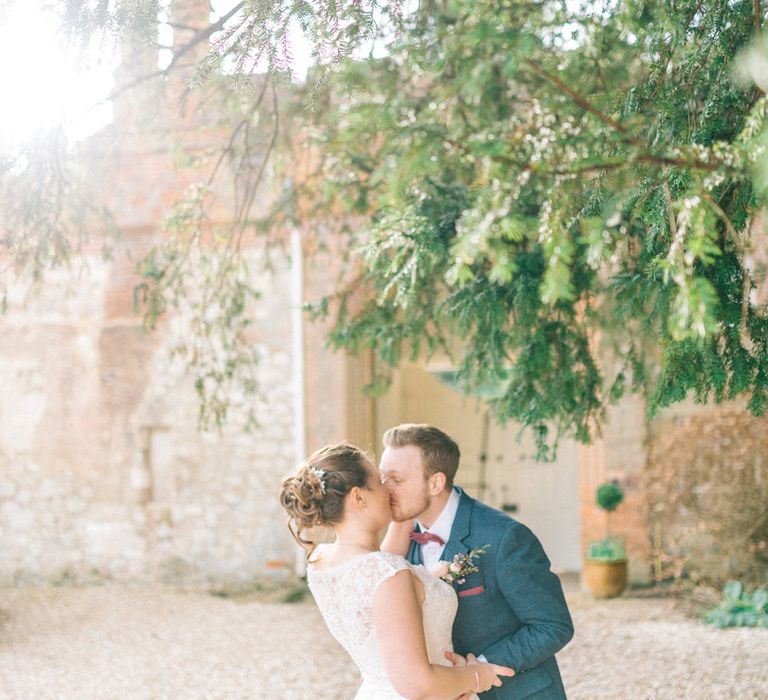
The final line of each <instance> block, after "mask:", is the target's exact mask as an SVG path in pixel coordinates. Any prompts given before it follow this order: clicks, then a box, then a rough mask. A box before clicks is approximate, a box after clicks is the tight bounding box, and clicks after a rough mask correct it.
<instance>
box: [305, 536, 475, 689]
mask: <svg viewBox="0 0 768 700" xmlns="http://www.w3.org/2000/svg"><path fill="white" fill-rule="evenodd" d="M320 551H321V552H322V549H320ZM402 569H410V570H411V571H413V572H414V573H415V574H416V575H417V576H418V577H419V579H420V580H421V582H422V583H423V584H424V594H425V596H424V604H423V606H422V616H423V620H424V636H425V638H426V643H427V654H428V656H429V660H430V662H431V663H433V664H441V665H443V666H450V663H449V662H448V661H447V660H446V659H445V657H444V656H443V653H444V652H445V651H446V650H452V649H453V646H452V643H451V627H452V626H453V618H454V617H455V616H456V609H457V606H458V602H457V598H456V592H455V591H454V590H453V588H452V587H451V586H449V585H448V584H447V583H445V581H442V580H440V579H439V578H437V577H436V576H433V575H432V574H430V573H429V572H428V571H427V570H426V569H425V568H424V567H423V566H414V565H412V564H409V563H408V562H407V561H406V560H405V559H403V557H400V556H397V555H396V554H389V553H387V552H369V553H367V554H359V555H357V556H356V557H353V558H352V559H349V560H348V561H346V562H344V563H343V564H339V565H337V566H333V567H329V568H327V569H318V568H316V567H314V566H312V564H310V565H309V566H308V567H307V582H308V583H309V589H310V590H311V591H312V595H313V596H314V598H315V602H316V603H317V607H318V608H319V609H320V612H321V613H322V615H323V618H324V619H325V622H326V624H327V625H328V629H329V630H330V631H331V634H332V635H333V636H334V637H335V638H336V639H337V640H338V642H339V643H340V644H341V645H342V646H343V647H344V648H345V649H346V650H347V652H348V653H349V655H350V656H351V657H352V660H353V661H354V662H355V663H356V664H357V666H358V668H359V669H360V672H361V673H362V675H363V685H362V686H361V688H360V690H359V691H358V693H357V695H355V700H402V699H403V696H402V695H399V694H398V692H397V691H396V690H395V689H394V688H393V687H392V683H390V681H389V678H388V677H387V672H386V670H385V668H384V662H383V660H382V658H381V653H380V651H379V646H378V641H377V638H376V634H375V632H374V629H373V619H372V614H371V611H372V606H373V595H374V593H375V591H376V589H377V588H378V586H379V584H381V583H382V582H384V581H386V580H387V579H388V578H390V577H391V576H393V575H394V574H396V573H397V572H398V571H401V570H402ZM473 697H475V698H477V696H473Z"/></svg>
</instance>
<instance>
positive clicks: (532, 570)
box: [408, 487, 573, 700]
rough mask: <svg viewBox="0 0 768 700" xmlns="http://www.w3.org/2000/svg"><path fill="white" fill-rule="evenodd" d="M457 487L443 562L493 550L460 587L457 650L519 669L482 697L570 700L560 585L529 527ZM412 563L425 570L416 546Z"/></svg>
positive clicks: (567, 621) (566, 621) (569, 629)
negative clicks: (559, 655) (558, 656)
mask: <svg viewBox="0 0 768 700" xmlns="http://www.w3.org/2000/svg"><path fill="white" fill-rule="evenodd" d="M454 488H455V489H456V490H457V491H458V492H459V495H460V497H461V498H460V501H459V508H458V510H457V511H456V517H455V519H454V521H453V526H452V528H451V535H450V538H449V539H448V542H447V543H446V545H445V549H444V550H443V554H442V557H441V559H444V560H446V561H452V560H453V557H454V555H455V554H458V553H459V552H464V553H468V552H469V551H470V550H472V549H476V548H477V547H482V546H483V545H486V544H488V545H490V546H489V547H488V549H486V551H485V554H483V555H481V556H480V557H479V558H477V559H475V560H474V563H475V565H476V566H477V568H478V569H479V571H478V572H476V573H474V574H470V575H469V576H467V578H466V580H465V581H464V583H463V584H460V585H457V586H456V591H457V593H458V596H459V610H458V613H457V614H456V620H455V621H454V624H453V646H454V649H455V650H456V651H457V652H458V653H460V654H463V655H466V654H467V653H469V652H472V653H473V654H475V655H480V654H484V655H485V657H486V659H488V661H490V662H492V663H497V664H502V665H504V666H510V667H512V668H513V669H515V674H516V675H515V676H514V677H512V678H503V679H502V680H503V685H502V686H501V687H499V688H491V690H489V691H487V692H485V693H483V694H482V698H488V700H491V698H493V699H494V700H513V698H514V699H515V700H517V698H530V699H531V700H534V699H535V700H563V698H565V690H564V689H563V682H562V680H561V678H560V671H559V669H558V667H557V662H556V661H555V653H556V652H558V651H559V650H560V649H562V648H563V647H564V646H565V645H566V644H567V643H568V642H569V641H570V640H571V637H573V623H572V622H571V616H570V614H569V612H568V606H567V605H566V603H565V598H564V596H563V588H562V586H561V585H560V580H559V579H558V578H557V576H556V575H555V574H553V573H552V572H551V571H550V568H549V566H550V564H549V559H548V558H547V555H546V554H545V553H544V550H543V549H542V547H541V544H540V543H539V540H538V539H537V538H536V536H535V535H534V534H533V533H532V532H531V531H530V530H529V529H528V528H527V527H526V526H525V525H523V524H522V523H519V522H518V521H517V520H514V519H512V518H510V517H509V516H508V515H506V514H505V513H502V512H501V511H499V510H496V509H495V508H491V507H490V506H487V505H485V504H484V503H481V502H480V501H477V500H475V499H474V498H471V497H469V496H468V495H467V494H466V493H464V491H462V490H461V489H460V488H458V487H454ZM408 561H410V562H411V563H413V564H421V563H422V562H421V550H420V547H419V545H418V544H416V543H415V542H411V546H410V549H409V551H408Z"/></svg>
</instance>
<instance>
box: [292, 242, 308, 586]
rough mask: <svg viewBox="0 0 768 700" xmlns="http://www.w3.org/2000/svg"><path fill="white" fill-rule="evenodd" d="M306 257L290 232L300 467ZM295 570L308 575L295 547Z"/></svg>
mask: <svg viewBox="0 0 768 700" xmlns="http://www.w3.org/2000/svg"><path fill="white" fill-rule="evenodd" d="M303 304H304V255H303V251H302V249H301V232H300V231H298V230H296V229H294V230H293V231H292V232H291V367H292V375H293V376H292V385H293V392H292V393H293V425H294V460H293V461H294V463H295V464H301V462H303V461H304V459H305V458H306V454H307V440H306V413H305V411H306V402H305V397H304V311H303V310H302V306H303ZM294 568H295V570H296V573H297V574H298V575H299V576H304V574H305V573H306V561H305V558H304V550H303V549H302V548H301V547H299V546H298V545H296V552H295V560H294Z"/></svg>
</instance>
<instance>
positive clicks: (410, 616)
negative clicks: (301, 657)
mask: <svg viewBox="0 0 768 700" xmlns="http://www.w3.org/2000/svg"><path fill="white" fill-rule="evenodd" d="M383 442H384V452H383V454H382V457H381V463H380V465H379V468H378V469H377V468H376V465H375V464H373V463H372V462H371V460H370V459H369V457H368V456H366V454H365V453H364V452H362V451H361V450H359V449H358V448H357V447H354V446H353V445H350V444H347V443H342V444H339V445H331V446H328V447H324V448H322V449H320V450H318V451H317V452H315V453H314V454H313V455H312V456H311V457H310V458H309V459H308V460H307V462H306V463H304V464H302V465H301V466H300V467H299V468H298V469H297V470H296V472H295V473H294V474H293V475H292V476H290V477H288V478H287V479H285V480H284V481H283V484H282V488H281V492H280V501H281V504H282V506H283V508H284V509H285V510H286V512H287V513H288V516H289V527H290V529H291V532H292V534H293V535H294V537H295V538H296V540H297V542H299V544H300V545H301V546H302V547H304V548H305V549H306V552H307V582H308V584H309V588H310V590H311V592H312V595H313V596H314V598H315V601H316V603H317V606H318V608H319V610H320V613H321V614H322V616H323V618H324V620H325V622H326V624H327V625H328V629H329V630H330V632H331V634H332V635H333V636H334V637H335V638H336V639H337V640H338V642H339V643H340V644H341V645H342V646H343V647H344V649H346V651H347V652H348V653H349V655H350V656H351V657H352V659H353V661H354V662H355V663H356V664H357V666H358V668H359V669H360V672H361V674H362V676H363V684H362V686H361V688H360V690H359V691H358V693H357V694H356V695H355V700H402V699H403V698H407V699H408V700H455V699H457V698H460V699H461V700H468V699H469V698H477V694H478V693H482V694H483V698H489V699H498V700H512V699H513V698H515V699H517V698H530V699H531V700H563V699H564V698H565V690H564V688H563V683H562V680H561V678H560V671H559V669H558V667H557V662H556V661H555V653H556V652H558V651H559V650H560V649H562V648H563V647H564V646H565V645H566V644H567V643H568V642H569V641H570V639H571V637H572V636H573V624H572V622H571V616H570V614H569V612H568V607H567V605H566V602H565V598H564V596H563V589H562V586H561V584H560V580H559V579H558V578H557V576H556V575H555V574H554V573H552V571H550V563H549V559H548V558H547V556H546V554H545V553H544V550H543V549H542V546H541V544H540V543H539V541H538V539H537V538H536V537H535V535H533V533H532V532H531V531H530V530H529V529H528V528H527V527H526V526H525V525H523V524H522V523H519V522H517V521H516V520H514V519H512V518H510V517H509V516H508V515H506V514H505V513H502V512H501V511H498V510H496V509H494V508H491V507H490V506H487V505H485V504H484V503H481V502H480V501H477V500H475V499H474V498H471V497H470V496H468V495H467V494H466V493H465V492H464V491H463V490H462V489H460V488H459V487H457V486H454V485H453V481H454V478H455V476H456V471H457V469H458V467H459V457H460V452H459V447H458V445H457V444H456V443H455V442H454V441H453V440H452V439H451V438H450V437H449V436H448V435H446V434H445V433H444V432H442V431H441V430H439V429H438V428H435V427H433V426H430V425H424V424H411V423H408V424H403V425H399V426H396V427H394V428H390V429H389V430H388V431H387V432H386V433H385V434H384V438H383ZM317 526H329V527H332V528H333V530H334V533H335V535H336V539H335V541H334V542H333V543H332V544H321V545H317V544H316V543H315V542H313V541H312V539H311V538H309V537H308V533H307V532H306V531H307V530H309V529H310V528H313V527H317ZM385 528H387V532H386V535H385V536H384V539H383V541H381V543H380V538H379V534H380V532H382V531H383V530H384V529H385Z"/></svg>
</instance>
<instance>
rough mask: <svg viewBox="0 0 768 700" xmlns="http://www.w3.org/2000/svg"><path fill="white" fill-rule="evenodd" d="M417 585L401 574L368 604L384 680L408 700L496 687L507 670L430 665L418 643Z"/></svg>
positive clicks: (408, 574)
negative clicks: (385, 671)
mask: <svg viewBox="0 0 768 700" xmlns="http://www.w3.org/2000/svg"><path fill="white" fill-rule="evenodd" d="M417 585H420V582H417V581H416V580H415V577H414V576H413V574H411V572H410V571H408V570H407V569H404V570H402V571H399V572H398V573H396V574H395V575H394V576H392V577H391V578H389V579H387V580H386V581H384V583H382V584H381V585H380V586H379V587H378V589H377V590H376V594H375V595H374V598H373V626H374V629H375V631H376V636H377V638H378V642H379V648H380V650H381V655H382V658H383V660H384V666H385V668H386V670H387V675H388V676H389V680H390V682H391V683H392V685H393V686H394V688H395V690H396V691H397V692H398V693H400V695H402V696H404V697H406V698H409V699H410V700H445V699H446V698H455V697H457V696H459V695H462V694H464V693H470V692H478V691H484V690H487V689H488V688H490V687H491V686H499V685H501V681H500V680H499V679H498V677H497V676H498V675H513V673H514V672H513V671H512V669H507V668H505V667H503V666H496V665H495V664H485V663H482V664H477V665H476V666H471V667H470V666H465V667H463V668H451V667H448V666H439V665H437V664H431V663H430V662H429V658H428V656H427V648H426V643H425V641H424V627H423V624H422V614H421V606H420V605H419V601H418V597H417V589H416V586H417Z"/></svg>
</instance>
